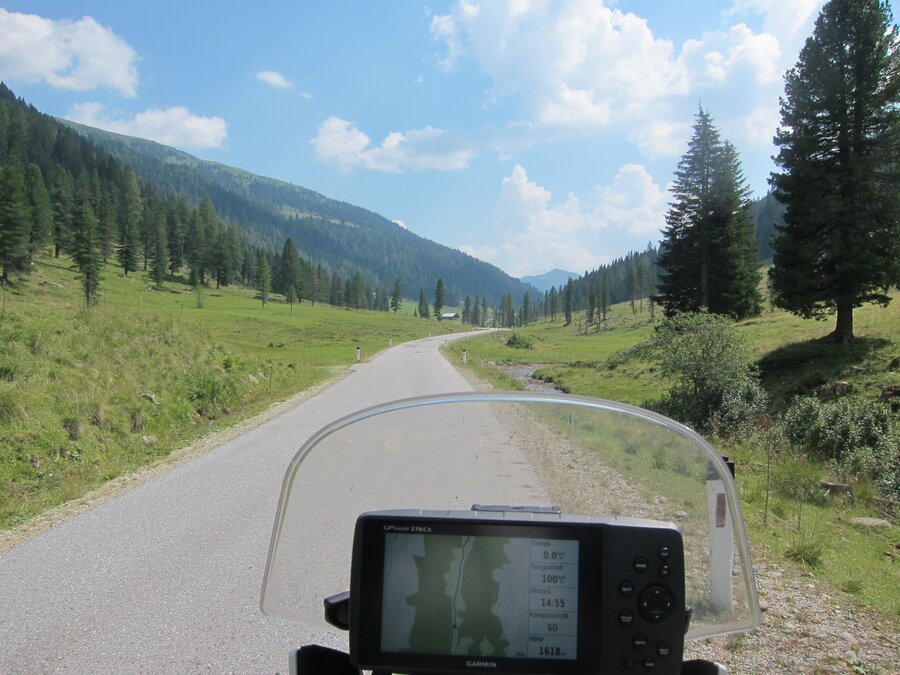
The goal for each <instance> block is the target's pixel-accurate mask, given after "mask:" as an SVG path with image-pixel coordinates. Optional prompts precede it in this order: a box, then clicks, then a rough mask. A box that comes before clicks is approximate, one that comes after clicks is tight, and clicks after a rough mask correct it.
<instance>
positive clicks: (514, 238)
mask: <svg viewBox="0 0 900 675" xmlns="http://www.w3.org/2000/svg"><path fill="white" fill-rule="evenodd" d="M666 202H667V194H666V191H665V190H664V189H663V188H661V187H660V186H658V185H656V184H655V183H654V181H653V179H652V177H651V176H650V175H649V174H648V173H647V170H646V169H645V168H644V167H643V166H641V165H639V164H626V165H625V166H623V167H621V168H620V169H619V171H618V173H617V175H616V176H615V178H614V179H613V181H612V183H611V184H609V185H602V186H599V187H597V188H596V189H595V190H593V191H592V192H591V193H590V194H589V195H587V196H586V198H584V199H580V198H579V197H577V196H576V195H573V194H569V195H566V197H565V198H564V199H562V200H557V201H554V199H553V194H552V193H551V192H550V190H548V189H547V188H546V187H544V186H542V185H540V184H539V183H537V182H536V181H534V180H532V179H530V178H529V177H528V173H527V171H526V170H525V168H524V167H523V166H521V165H520V164H516V165H515V167H514V168H513V170H512V172H511V173H510V175H508V176H506V177H504V178H503V179H502V181H501V187H500V199H499V203H498V206H497V209H496V212H495V215H494V225H495V226H496V227H497V230H498V231H499V232H500V233H501V236H502V241H501V242H500V243H499V244H497V245H494V244H481V245H479V244H471V243H467V244H464V245H462V246H460V250H462V251H464V252H465V253H468V254H470V255H473V256H475V257H477V258H481V259H482V260H488V261H490V262H492V263H494V264H495V265H497V266H499V267H501V268H502V269H504V270H506V271H507V272H509V273H510V274H512V275H513V276H522V275H523V274H534V273H539V272H543V271H546V270H548V269H550V268H552V267H559V268H561V269H568V270H573V271H579V272H580V271H581V270H587V269H593V268H596V267H597V266H599V265H601V264H603V263H606V262H609V260H610V259H611V254H612V253H614V252H619V245H618V244H617V243H616V244H611V242H612V240H613V239H615V238H621V237H623V236H624V237H626V238H627V237H630V238H631V239H632V240H633V241H635V242H637V241H642V242H643V241H646V240H647V239H648V238H654V237H655V236H656V235H658V233H659V230H660V228H661V227H662V226H663V225H664V222H665V209H666ZM638 238H639V239H638ZM635 245H637V244H635Z"/></svg>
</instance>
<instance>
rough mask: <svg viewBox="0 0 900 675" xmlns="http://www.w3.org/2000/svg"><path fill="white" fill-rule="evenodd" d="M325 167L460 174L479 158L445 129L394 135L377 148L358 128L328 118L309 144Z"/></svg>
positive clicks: (389, 171)
mask: <svg viewBox="0 0 900 675" xmlns="http://www.w3.org/2000/svg"><path fill="white" fill-rule="evenodd" d="M310 142H311V143H312V145H313V148H314V149H315V151H316V156H317V157H318V158H319V160H320V161H322V162H324V163H325V164H332V165H334V166H337V167H339V168H340V169H341V170H344V171H347V170H349V169H351V168H353V167H357V166H359V167H363V168H366V169H371V170H373V171H384V172H387V173H402V172H404V171H425V170H435V171H460V170H462V169H465V168H466V167H468V166H469V163H470V162H471V161H472V159H473V158H474V157H475V155H476V154H477V153H476V151H475V149H474V148H472V147H471V146H469V145H466V144H464V143H461V142H460V141H458V140H456V139H453V138H451V137H450V135H449V134H448V133H447V132H446V131H443V130H442V129H435V128H434V127H432V126H427V127H425V128H424V129H412V130H410V131H406V132H400V131H394V132H391V133H390V134H388V135H387V136H386V137H385V138H384V140H383V141H382V142H381V143H380V144H379V145H377V146H373V145H372V143H371V139H370V138H369V137H368V136H367V135H366V134H365V133H363V132H362V131H360V130H359V129H358V128H357V127H356V125H355V124H353V123H352V122H349V121H347V120H342V119H340V118H339V117H329V118H328V119H326V120H325V121H324V122H322V124H321V125H320V126H319V130H318V132H317V133H316V137H315V138H313V139H312V141H310Z"/></svg>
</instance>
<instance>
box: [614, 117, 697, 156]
mask: <svg viewBox="0 0 900 675" xmlns="http://www.w3.org/2000/svg"><path fill="white" fill-rule="evenodd" d="M690 135H691V125H690V124H687V123H683V122H669V121H667V120H666V119H664V118H663V117H662V116H660V117H659V118H655V119H650V120H648V121H647V122H644V123H642V124H640V126H637V127H635V128H633V129H632V130H631V131H630V132H629V133H628V140H629V141H631V142H632V143H634V144H635V145H636V146H637V147H638V149H639V150H640V151H641V152H642V153H644V154H645V155H647V156H648V157H679V156H680V155H681V154H682V153H683V152H684V150H685V146H686V144H687V139H688V138H690Z"/></svg>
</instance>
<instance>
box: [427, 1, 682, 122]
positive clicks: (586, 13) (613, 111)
mask: <svg viewBox="0 0 900 675" xmlns="http://www.w3.org/2000/svg"><path fill="white" fill-rule="evenodd" d="M431 32H432V36H433V38H434V39H435V41H436V42H438V43H439V44H440V45H441V46H442V49H443V52H442V54H440V55H439V56H438V64H439V65H440V66H441V67H442V68H444V69H445V70H451V69H453V68H455V67H457V65H458V63H459V61H460V59H461V58H462V57H463V55H468V54H471V56H472V58H473V59H474V60H475V61H476V62H477V64H478V65H479V67H480V68H481V69H482V70H483V71H484V72H485V73H486V74H487V75H488V76H489V77H490V78H491V79H492V80H493V83H494V87H493V90H492V91H493V93H494V94H495V95H497V96H517V97H521V99H522V101H523V103H524V105H525V106H526V108H527V110H528V113H529V115H530V116H531V118H532V119H534V120H535V121H537V122H538V123H541V124H548V125H563V126H604V125H608V124H611V123H613V122H615V121H617V120H622V119H625V118H627V117H629V116H633V115H635V114H639V113H641V112H642V111H644V110H645V108H646V107H647V106H648V105H650V104H652V103H653V102H654V101H658V100H661V99H664V98H666V97H668V96H671V95H673V94H678V93H686V92H687V89H688V85H689V78H688V73H687V71H686V70H685V68H684V66H683V64H681V63H680V62H679V60H678V58H677V57H676V54H675V48H674V45H673V44H672V43H671V42H670V41H668V40H661V39H658V38H656V37H655V36H654V35H653V33H652V31H651V30H650V28H649V27H648V26H647V22H646V21H645V20H644V19H642V18H640V17H639V16H637V15H635V14H633V13H630V12H628V13H626V12H622V11H621V10H619V9H615V8H609V7H606V6H604V5H603V4H602V3H601V2H597V1H596V0H569V1H568V2H528V1H526V0H521V1H517V2H508V3H490V4H485V5H483V6H481V7H477V6H474V5H472V4H471V3H469V2H458V3H457V4H456V5H455V6H454V8H453V9H452V11H451V12H450V13H449V14H446V15H441V16H435V17H433V18H432V22H431Z"/></svg>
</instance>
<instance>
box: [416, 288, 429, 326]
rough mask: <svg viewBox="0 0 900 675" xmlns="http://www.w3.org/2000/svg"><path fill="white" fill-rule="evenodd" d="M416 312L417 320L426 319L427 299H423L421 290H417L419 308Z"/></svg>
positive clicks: (423, 295)
mask: <svg viewBox="0 0 900 675" xmlns="http://www.w3.org/2000/svg"><path fill="white" fill-rule="evenodd" d="M416 311H417V312H418V313H419V318H421V319H427V318H428V298H426V297H425V290H424V289H422V288H420V289H419V306H418V307H417V308H416Z"/></svg>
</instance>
